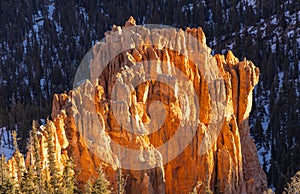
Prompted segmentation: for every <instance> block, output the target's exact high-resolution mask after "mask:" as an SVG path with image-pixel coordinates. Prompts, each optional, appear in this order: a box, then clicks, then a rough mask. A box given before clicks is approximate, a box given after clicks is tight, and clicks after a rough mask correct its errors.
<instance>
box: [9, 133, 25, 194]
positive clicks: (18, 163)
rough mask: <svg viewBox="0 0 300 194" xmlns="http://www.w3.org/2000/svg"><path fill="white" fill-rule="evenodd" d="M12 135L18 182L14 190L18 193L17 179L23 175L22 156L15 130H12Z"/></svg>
mask: <svg viewBox="0 0 300 194" xmlns="http://www.w3.org/2000/svg"><path fill="white" fill-rule="evenodd" d="M12 136H13V145H14V150H15V152H14V157H15V160H16V170H17V177H16V178H17V180H18V182H16V183H15V189H16V192H17V193H19V192H20V184H19V181H21V180H22V176H23V173H24V170H25V169H24V168H23V165H22V164H21V157H23V156H22V155H21V153H20V150H19V146H18V143H17V133H16V131H12Z"/></svg>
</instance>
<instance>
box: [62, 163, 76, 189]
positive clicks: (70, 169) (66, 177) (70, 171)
mask: <svg viewBox="0 0 300 194" xmlns="http://www.w3.org/2000/svg"><path fill="white" fill-rule="evenodd" d="M62 182H63V183H62V193H64V194H72V193H74V192H75V191H76V189H77V188H76V185H75V177H74V160H73V159H72V158H70V159H68V160H67V161H66V166H65V168H64V171H63V181H62Z"/></svg>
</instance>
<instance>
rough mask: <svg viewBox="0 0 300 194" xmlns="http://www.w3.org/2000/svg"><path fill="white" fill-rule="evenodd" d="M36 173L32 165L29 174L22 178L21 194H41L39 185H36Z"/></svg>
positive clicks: (26, 173) (28, 169) (29, 167)
mask: <svg viewBox="0 0 300 194" xmlns="http://www.w3.org/2000/svg"><path fill="white" fill-rule="evenodd" d="M35 180H36V173H35V171H34V167H33V165H32V164H30V165H29V166H28V168H27V172H25V173H24V175H23V176H22V182H21V187H20V189H21V192H22V193H39V192H38V185H36V181H35Z"/></svg>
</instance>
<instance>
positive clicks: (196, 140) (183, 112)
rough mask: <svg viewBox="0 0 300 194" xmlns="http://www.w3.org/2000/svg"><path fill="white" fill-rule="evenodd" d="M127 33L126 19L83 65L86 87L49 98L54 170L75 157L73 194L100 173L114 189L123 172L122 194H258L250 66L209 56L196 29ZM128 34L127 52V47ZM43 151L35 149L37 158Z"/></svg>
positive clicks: (261, 184) (261, 181)
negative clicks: (76, 186) (250, 119)
mask: <svg viewBox="0 0 300 194" xmlns="http://www.w3.org/2000/svg"><path fill="white" fill-rule="evenodd" d="M135 26H136V24H135V21H134V19H133V18H130V19H129V20H128V21H127V22H126V24H125V26H123V27H122V28H121V27H117V26H114V27H113V29H112V31H111V32H107V33H106V34H105V35H106V40H105V42H101V43H99V44H97V45H95V46H94V48H93V49H92V50H91V53H92V57H91V58H90V59H89V58H88V59H85V60H87V61H88V64H89V68H90V71H91V72H92V73H91V74H90V75H89V76H90V81H83V82H80V84H78V85H76V87H74V89H73V90H72V91H70V92H69V93H68V94H56V95H54V98H53V108H52V115H51V117H52V119H51V120H52V121H51V122H50V125H51V129H52V130H53V132H54V136H55V137H54V138H53V139H54V141H55V147H56V150H57V158H58V160H59V161H61V165H63V163H64V161H65V160H66V158H67V157H72V158H73V159H74V162H75V166H76V169H75V171H76V173H77V181H78V184H79V186H80V187H82V186H83V185H84V183H86V182H87V181H88V180H89V179H90V178H92V177H94V176H96V174H97V173H96V170H97V169H98V168H99V166H102V168H103V169H104V171H105V172H106V175H107V178H108V179H109V180H110V182H111V183H112V187H114V188H116V187H117V180H118V177H117V176H118V168H122V174H123V176H124V177H127V179H126V193H188V192H191V191H192V190H193V189H194V188H196V190H197V191H198V193H205V192H206V191H208V190H211V191H213V192H217V191H219V192H221V193H263V192H264V191H265V190H266V187H267V184H266V175H265V173H264V172H263V170H262V169H261V167H260V164H259V161H258V157H257V153H256V147H255V144H254V141H253V139H252V138H251V137H250V132H249V131H250V127H249V124H248V117H249V114H250V110H251V107H252V90H253V88H254V86H255V85H256V84H257V83H258V79H259V70H258V68H257V67H255V66H254V64H253V63H252V62H251V61H248V60H246V59H245V60H243V61H239V60H238V59H237V58H236V57H235V56H234V55H233V54H232V52H231V51H228V53H227V55H226V56H224V55H219V54H217V55H215V56H211V54H210V48H208V47H207V46H206V39H205V35H204V33H203V32H202V29H201V28H197V29H189V28H188V29H186V30H185V31H183V30H170V29H168V30H165V29H156V28H152V29H148V28H146V27H141V28H136V29H135V30H133V31H134V33H133V34H134V36H131V35H132V34H128V29H131V28H134V27H135ZM126 29H127V30H126ZM129 35H130V36H131V37H134V38H136V39H135V41H134V42H135V43H136V45H132V44H130V45H131V46H130V47H127V46H126V44H128V43H126V41H128V37H129ZM134 38H133V39H134ZM137 40H138V41H137ZM195 40H196V41H197V43H196V44H194V45H192V44H191V43H192V41H195ZM137 42H139V43H138V44H137ZM172 44H173V45H172ZM191 45H192V46H191ZM107 48H109V49H107ZM105 49H106V50H108V51H105ZM104 52H106V54H103V53H104ZM196 52H198V53H199V55H195V54H194V53H196ZM104 58H107V60H106V59H105V60H104ZM103 61H104V62H105V66H104V67H103V68H101V64H100V63H101V62H103ZM198 64H201V65H202V66H201V67H200V68H199V66H197V65H198ZM177 71H180V72H181V73H182V76H181V77H179V76H178V75H179V73H178V72H177ZM215 74H218V75H217V76H216V75H215ZM214 76H216V77H217V79H218V80H217V81H215V82H213V84H211V82H210V81H209V79H210V78H212V77H214ZM218 76H219V77H218ZM79 77H80V76H79ZM183 77H184V78H183ZM219 78H221V79H220V80H219ZM186 79H187V80H189V81H187V80H186ZM79 80H80V79H79ZM219 81H220V82H219ZM217 98H220V99H219V100H218V99H217ZM153 103H154V105H153ZM218 103H219V104H218ZM151 104H152V105H151ZM217 109H220V110H217ZM221 109H222V110H221ZM129 128H130V129H129ZM178 130H181V131H183V132H182V133H181V134H180V137H177V136H176V134H177V131H178ZM39 131H41V133H40V134H41V135H40V139H41V142H42V143H43V142H45V138H46V137H47V135H45V134H44V133H43V131H44V129H43V127H41V128H40V129H39ZM211 131H214V133H212V132H211ZM175 137H176V138H177V139H176V141H171V139H172V138H175ZM168 142H171V143H169V144H167V143H168ZM116 145H117V146H116ZM118 145H119V146H118ZM46 152H47V151H46V149H45V145H43V144H42V146H41V153H44V155H45V157H44V158H43V160H47V159H46V155H47V153H46ZM135 153H137V155H135Z"/></svg>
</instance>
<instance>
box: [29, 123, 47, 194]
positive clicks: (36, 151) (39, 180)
mask: <svg viewBox="0 0 300 194" xmlns="http://www.w3.org/2000/svg"><path fill="white" fill-rule="evenodd" d="M37 127H38V123H37V122H36V121H33V123H32V143H33V150H32V151H33V158H34V165H35V171H36V174H37V176H36V177H35V178H36V179H35V182H36V184H37V186H38V193H41V192H42V191H43V180H44V176H43V174H42V164H41V155H40V142H39V139H38V136H37Z"/></svg>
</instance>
